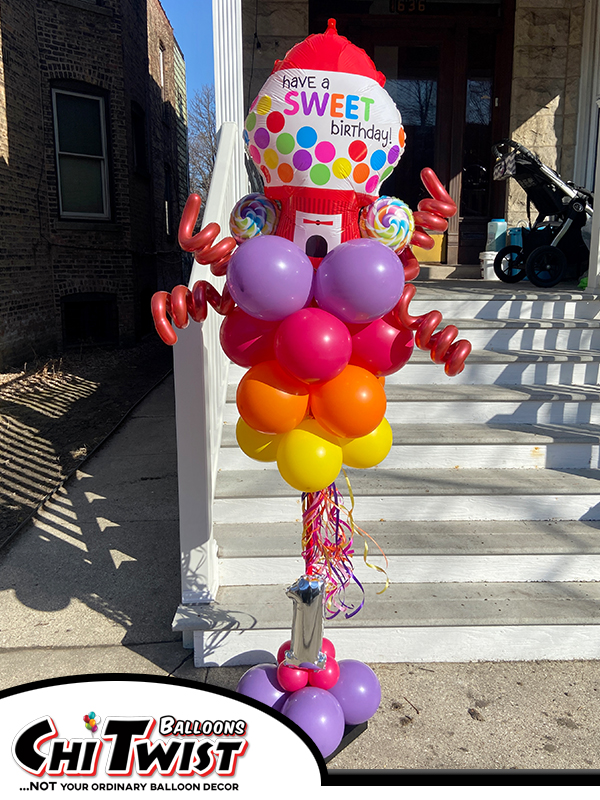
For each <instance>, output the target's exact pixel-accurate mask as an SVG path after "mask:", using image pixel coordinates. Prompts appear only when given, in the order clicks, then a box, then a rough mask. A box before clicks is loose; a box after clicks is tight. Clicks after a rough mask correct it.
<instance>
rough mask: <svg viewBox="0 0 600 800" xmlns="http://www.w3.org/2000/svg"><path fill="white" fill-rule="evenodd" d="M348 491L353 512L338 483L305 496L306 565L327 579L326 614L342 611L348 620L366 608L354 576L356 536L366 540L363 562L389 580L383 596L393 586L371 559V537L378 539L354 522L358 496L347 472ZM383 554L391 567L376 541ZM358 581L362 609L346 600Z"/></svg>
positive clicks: (303, 504) (304, 545)
mask: <svg viewBox="0 0 600 800" xmlns="http://www.w3.org/2000/svg"><path fill="white" fill-rule="evenodd" d="M344 476H345V478H346V483H347V485H348V491H349V494H350V499H351V503H352V506H351V509H350V510H348V509H347V508H345V506H344V504H343V499H342V496H341V494H340V493H339V492H338V490H337V488H336V486H335V484H333V483H332V484H331V485H330V486H328V487H327V488H326V489H323V490H322V491H319V492H308V493H303V495H302V521H303V530H302V555H303V557H304V560H305V564H306V573H307V575H319V576H320V577H322V578H323V579H324V580H325V615H326V617H327V618H328V619H333V618H334V617H336V616H337V615H338V614H339V613H340V612H343V613H344V616H345V617H346V619H349V618H350V617H353V616H354V615H355V614H358V612H359V611H360V610H361V608H362V607H363V605H364V602H365V600H364V594H365V592H364V589H363V586H362V584H361V582H360V581H359V580H358V578H357V577H356V575H355V574H354V570H353V567H352V556H353V555H354V542H353V539H354V533H355V532H356V533H359V535H361V536H363V537H364V538H365V545H364V553H363V559H364V562H365V564H366V565H367V566H368V567H370V568H371V569H375V570H377V571H378V572H381V573H383V574H384V575H385V577H386V583H385V586H384V588H383V589H382V590H381V591H380V592H378V594H381V593H382V592H385V590H386V589H387V588H388V586H389V579H388V577H387V573H386V571H385V570H384V569H383V568H382V567H379V566H377V565H375V564H370V563H369V562H368V560H367V555H368V549H369V548H368V543H367V541H366V539H367V538H369V539H371V541H373V542H374V539H373V538H372V537H371V536H370V535H369V534H368V533H366V532H365V531H363V530H362V529H361V528H359V527H358V526H357V525H356V523H355V522H354V518H353V511H354V495H353V493H352V487H351V486H350V481H349V480H348V476H347V475H346V473H345V472H344ZM375 545H376V546H377V547H378V549H379V550H380V552H381V553H382V555H383V557H384V559H385V563H386V566H387V558H386V557H385V554H384V553H383V551H382V550H381V548H380V547H379V545H377V543H376V542H375ZM351 582H354V583H355V584H356V585H357V586H358V588H359V589H360V592H361V594H362V599H361V602H360V603H359V605H358V607H354V606H351V605H349V604H348V603H347V602H346V600H345V592H346V588H347V587H348V585H349V584H350V583H351Z"/></svg>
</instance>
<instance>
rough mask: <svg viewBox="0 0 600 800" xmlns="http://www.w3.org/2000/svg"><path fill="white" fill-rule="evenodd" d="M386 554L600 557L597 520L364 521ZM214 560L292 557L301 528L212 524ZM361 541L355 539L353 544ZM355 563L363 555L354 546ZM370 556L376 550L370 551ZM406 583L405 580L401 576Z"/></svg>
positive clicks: (297, 550) (281, 524)
mask: <svg viewBox="0 0 600 800" xmlns="http://www.w3.org/2000/svg"><path fill="white" fill-rule="evenodd" d="M356 524H357V525H358V526H360V527H362V528H365V529H367V528H368V532H369V534H370V535H371V536H372V537H373V539H375V541H376V542H377V544H378V545H379V546H380V547H381V549H382V550H383V551H384V552H385V553H386V555H387V556H490V555H508V556H532V555H540V556H547V555H579V554H584V555H598V554H600V521H599V520H588V521H586V522H583V521H581V520H489V521H486V522H481V521H479V520H450V521H447V520H427V521H414V520H413V521H408V522H402V523H398V522H392V521H383V520H363V519H361V518H360V516H359V517H358V518H357V520H356ZM215 537H216V539H217V544H218V548H219V557H220V558H223V559H226V558H229V559H239V558H248V559H250V558H267V557H272V556H273V542H274V540H276V541H277V553H278V555H281V556H290V557H295V556H297V555H298V554H299V553H300V551H301V549H302V541H301V540H302V529H301V526H299V525H298V524H297V523H294V522H279V523H274V524H272V525H267V526H265V525H263V524H262V523H260V524H257V523H254V524H252V523H246V522H236V523H229V524H220V525H216V526H215ZM358 541H360V540H358ZM357 552H358V558H359V560H360V558H361V555H362V551H361V549H360V548H357ZM369 552H370V553H371V552H376V550H375V548H374V547H371V548H370V550H369ZM405 579H406V580H408V581H410V576H406V578H405Z"/></svg>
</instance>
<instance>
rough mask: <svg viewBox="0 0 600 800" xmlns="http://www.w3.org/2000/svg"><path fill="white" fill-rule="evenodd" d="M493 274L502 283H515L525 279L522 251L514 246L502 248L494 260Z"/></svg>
mask: <svg viewBox="0 0 600 800" xmlns="http://www.w3.org/2000/svg"><path fill="white" fill-rule="evenodd" d="M494 272H495V273H496V275H497V276H498V278H500V280H501V281H504V283H517V281H522V280H523V278H524V277H525V265H524V264H523V251H522V250H521V248H520V247H517V246H516V245H514V244H513V245H510V247H503V248H502V250H499V251H498V254H497V255H496V258H495V259H494Z"/></svg>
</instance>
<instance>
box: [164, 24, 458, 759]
mask: <svg viewBox="0 0 600 800" xmlns="http://www.w3.org/2000/svg"><path fill="white" fill-rule="evenodd" d="M384 84H385V77H384V76H383V75H382V74H381V73H380V72H378V71H377V69H376V68H375V65H374V64H373V62H372V61H371V59H370V58H369V57H368V56H367V54H366V53H365V52H364V51H363V50H361V49H360V48H358V47H356V46H355V45H353V44H352V43H351V42H349V41H348V40H347V39H346V38H345V37H343V36H340V35H338V33H337V30H336V24H335V20H329V24H328V28H327V30H326V31H325V33H323V34H315V35H312V36H309V37H308V38H307V39H306V40H305V41H303V42H300V43H299V44H297V45H295V46H294V47H293V48H292V49H291V50H290V51H289V52H288V53H287V55H286V56H285V58H284V59H283V60H281V61H277V62H276V63H275V66H274V68H273V71H272V73H271V75H270V77H269V78H268V79H267V81H266V82H265V84H264V86H263V87H262V89H261V90H260V93H259V95H258V97H257V98H256V99H255V100H254V102H253V103H252V105H251V107H250V110H249V113H248V116H247V118H246V122H245V127H244V132H243V137H244V142H245V145H246V149H247V152H248V154H249V156H250V158H251V159H252V160H253V161H254V162H255V164H256V166H257V167H258V169H259V170H260V172H261V174H262V176H263V180H264V194H260V193H254V194H251V195H248V196H247V197H244V198H242V199H241V200H240V201H239V202H238V203H237V204H236V206H235V207H234V209H233V210H232V212H231V218H230V228H231V233H232V237H227V238H225V239H223V240H221V241H220V242H219V243H218V244H216V245H215V244H214V243H215V239H216V237H217V235H218V234H219V228H218V226H217V225H214V224H212V225H208V226H206V227H205V228H204V229H203V230H202V231H200V232H199V233H197V234H195V235H194V233H193V231H194V226H195V223H196V220H197V217H198V211H199V208H200V198H199V197H198V196H197V195H192V196H191V197H190V198H189V200H188V202H187V204H186V207H185V209H184V212H183V216H182V220H181V225H180V229H179V242H180V244H181V246H182V248H183V249H184V250H187V251H189V252H193V253H194V256H195V258H196V260H197V261H199V262H200V263H204V264H210V268H211V271H212V272H213V274H215V275H224V274H226V275H227V281H226V284H225V288H224V291H223V294H222V295H219V294H218V292H217V291H216V289H214V287H213V286H211V285H210V284H209V283H208V282H206V281H199V282H198V283H197V284H196V285H195V286H194V287H193V289H192V290H191V291H190V290H188V289H187V288H186V287H184V286H178V287H175V289H173V291H172V292H171V293H166V292H159V293H157V294H156V295H155V296H154V297H153V300H152V313H153V316H154V320H155V324H156V328H157V330H158V332H159V334H160V335H161V337H162V338H163V340H164V341H165V342H166V343H167V344H174V343H175V342H176V341H177V335H176V333H175V331H174V328H173V326H175V328H183V327H185V326H186V325H187V324H188V320H189V317H191V318H192V319H193V320H195V321H196V322H202V321H203V320H204V319H205V317H206V313H207V306H208V304H210V305H211V306H212V307H213V308H214V309H215V310H216V311H217V312H218V313H220V314H222V315H223V316H224V317H225V320H224V322H223V325H222V328H221V344H222V347H223V350H224V351H225V353H226V354H227V356H228V357H229V358H230V359H231V360H232V361H234V362H235V363H237V364H238V365H240V366H242V367H244V368H247V369H248V371H247V372H246V373H245V375H244V377H243V378H242V380H241V382H240V384H239V387H238V390H237V398H236V399H237V407H238V411H239V413H240V420H239V422H238V425H237V439H238V444H239V445H240V447H241V449H242V450H243V451H244V453H246V454H247V455H248V456H249V457H251V458H254V459H256V460H258V461H263V462H265V461H276V463H277V467H278V469H279V472H280V474H281V476H282V478H283V479H284V480H285V481H286V482H287V483H288V484H290V485H291V486H292V487H294V488H295V489H296V490H298V491H300V492H302V505H303V530H302V555H303V557H304V562H305V572H304V574H303V575H302V576H300V577H299V578H298V580H297V581H296V582H295V583H294V584H293V585H292V586H290V587H289V589H288V590H287V595H288V597H289V598H290V599H291V601H292V607H293V619H292V636H291V639H290V640H289V641H288V642H285V643H284V644H282V646H281V647H280V649H279V652H278V654H277V659H276V660H277V667H275V666H274V665H268V664H264V665H258V666H255V667H253V668H252V669H251V670H250V671H249V672H248V673H246V675H244V676H243V678H242V680H241V681H240V684H239V686H238V691H239V692H241V693H242V694H245V695H248V696H250V697H254V698H255V699H257V700H260V701H261V702H264V703H266V704H267V705H270V706H272V707H274V708H277V709H278V710H280V711H281V712H282V713H283V714H285V715H287V716H288V717H289V718H290V719H292V720H294V721H295V722H296V723H297V724H299V725H300V726H301V727H302V728H304V730H305V731H306V732H307V733H308V735H309V736H311V738H312V739H313V740H314V741H315V743H316V744H317V747H318V748H319V749H320V751H321V753H322V754H323V756H324V757H326V758H329V757H330V756H331V754H332V753H333V752H334V751H336V750H337V749H338V748H339V747H340V744H341V742H342V740H343V737H344V735H345V732H347V731H348V728H349V727H352V726H356V725H365V724H366V722H367V720H368V719H369V718H370V717H371V716H372V715H373V714H374V713H375V711H376V710H377V707H378V705H379V701H380V697H381V690H380V688H379V682H378V680H377V677H376V676H375V673H374V672H373V670H371V669H370V667H368V666H367V665H365V664H362V663H361V662H359V661H356V660H353V659H342V660H341V661H339V662H338V660H337V659H336V652H335V647H334V645H333V644H332V643H331V642H330V641H329V640H328V639H324V638H323V624H324V619H331V618H333V617H336V616H338V615H342V616H345V617H347V618H349V617H352V616H354V615H355V614H357V613H358V612H359V611H360V609H361V607H362V605H363V601H362V600H361V601H360V602H358V603H354V604H352V603H350V602H348V601H347V600H346V589H347V588H348V587H349V586H350V584H353V585H354V586H355V587H358V588H359V589H360V591H362V586H361V584H360V582H359V581H358V580H357V579H356V577H355V574H354V569H353V563H352V555H353V538H354V537H355V536H367V534H365V532H364V531H361V530H360V529H359V528H358V527H357V526H356V524H355V523H354V520H353V513H352V507H351V508H349V509H348V508H347V507H346V506H345V505H344V501H343V499H342V496H341V494H340V492H339V490H338V488H337V486H336V480H337V478H338V476H339V473H340V470H342V469H343V465H346V466H350V467H353V468H356V469H368V468H370V467H373V466H376V465H377V464H379V463H381V461H383V460H384V459H385V457H386V456H387V454H388V452H389V450H390V448H391V446H392V438H393V436H392V429H391V427H390V425H389V423H388V422H387V420H386V419H385V412H386V395H385V389H384V383H385V376H387V375H391V374H393V373H394V372H397V371H398V370H399V369H401V368H402V367H403V366H404V365H405V364H406V363H407V361H408V360H409V358H410V357H411V354H412V352H413V348H414V346H415V344H416V346H417V347H419V348H421V349H423V350H428V351H430V353H431V357H432V359H433V361H434V362H436V363H439V364H443V365H444V368H445V371H446V373H447V374H448V375H457V374H458V373H460V372H461V371H462V369H463V368H464V362H465V359H466V357H467V355H468V354H469V352H470V350H471V345H470V344H469V342H467V341H465V340H460V341H455V339H456V336H457V334H458V331H457V329H456V328H455V327H454V326H452V325H449V326H447V327H446V328H444V329H443V330H440V331H438V332H437V333H436V332H435V331H436V329H437V328H438V327H439V325H440V322H441V319H442V317H441V314H440V313H439V312H437V311H431V312H429V313H427V314H424V315H422V316H417V317H413V316H411V315H410V314H409V311H408V306H409V304H410V301H411V300H412V298H413V297H414V294H415V287H414V285H413V284H411V283H410V281H412V280H414V278H415V277H416V276H417V275H418V273H419V265H418V262H417V259H416V258H415V256H414V255H413V253H412V250H411V245H418V246H419V247H421V248H425V249H428V248H431V247H432V246H433V240H432V239H431V237H430V236H429V235H428V233H427V231H438V232H439V231H444V230H446V228H447V224H448V223H447V218H448V217H450V216H452V215H453V214H455V213H456V205H455V204H454V202H453V201H452V199H451V198H450V196H449V195H448V194H447V192H446V190H445V189H444V187H443V186H442V184H441V183H440V181H439V180H438V178H437V177H436V175H435V173H434V172H433V170H431V169H424V170H423V171H422V173H421V177H422V180H423V183H424V185H425V187H426V188H427V190H428V191H429V193H430V195H431V197H430V198H428V199H425V200H421V201H420V203H419V205H418V208H417V209H416V210H415V211H414V212H413V211H411V209H410V208H409V207H408V206H407V205H406V204H405V203H404V202H402V201H401V200H399V199H398V198H393V197H385V196H384V197H380V196H379V194H378V189H379V186H380V184H381V182H382V181H384V180H385V179H386V178H387V177H388V175H390V174H391V172H392V170H393V169H394V167H395V166H396V165H397V163H398V161H399V159H400V157H401V156H402V154H403V152H404V149H405V144H406V141H405V133H404V128H403V126H402V118H401V115H400V112H399V111H398V109H397V108H396V105H395V103H394V101H393V100H392V98H391V97H390V96H389V95H388V93H387V92H386V91H385V89H384ZM236 248H237V249H236ZM169 317H170V319H171V322H169ZM344 476H345V479H346V485H347V487H348V491H349V493H350V496H352V493H351V489H350V484H349V481H348V478H347V476H346V474H345V472H344ZM352 506H353V502H352ZM365 562H367V557H366V548H365ZM367 566H369V567H373V568H374V569H376V570H379V571H380V572H381V573H383V575H384V577H385V580H386V588H387V576H386V575H385V572H384V570H383V569H382V568H381V567H379V566H374V565H371V564H369V563H368V562H367Z"/></svg>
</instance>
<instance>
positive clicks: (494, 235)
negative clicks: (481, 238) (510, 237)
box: [485, 219, 507, 253]
mask: <svg viewBox="0 0 600 800" xmlns="http://www.w3.org/2000/svg"><path fill="white" fill-rule="evenodd" d="M506 228H507V225H506V220H505V219H493V220H492V221H491V222H488V226H487V242H486V244H485V249H486V251H487V252H490V251H492V250H493V251H495V252H496V253H497V252H498V250H502V248H503V247H506Z"/></svg>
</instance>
